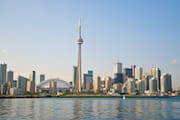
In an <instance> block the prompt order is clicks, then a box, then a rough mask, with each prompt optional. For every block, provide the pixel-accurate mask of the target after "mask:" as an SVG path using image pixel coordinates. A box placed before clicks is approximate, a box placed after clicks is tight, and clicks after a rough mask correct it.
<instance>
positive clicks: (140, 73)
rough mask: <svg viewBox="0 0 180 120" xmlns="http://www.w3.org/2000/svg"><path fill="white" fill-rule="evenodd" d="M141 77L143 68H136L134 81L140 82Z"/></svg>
mask: <svg viewBox="0 0 180 120" xmlns="http://www.w3.org/2000/svg"><path fill="white" fill-rule="evenodd" d="M142 76H143V68H142V67H136V68H135V79H137V80H142Z"/></svg>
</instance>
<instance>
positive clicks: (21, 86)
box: [18, 76, 28, 93]
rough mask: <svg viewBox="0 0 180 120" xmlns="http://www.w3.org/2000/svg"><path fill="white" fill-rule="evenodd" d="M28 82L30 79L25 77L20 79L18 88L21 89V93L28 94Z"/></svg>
mask: <svg viewBox="0 0 180 120" xmlns="http://www.w3.org/2000/svg"><path fill="white" fill-rule="evenodd" d="M27 81H28V79H27V78H25V77H23V76H19V77H18V88H19V89H20V91H21V93H26V92H27V91H26V90H27Z"/></svg>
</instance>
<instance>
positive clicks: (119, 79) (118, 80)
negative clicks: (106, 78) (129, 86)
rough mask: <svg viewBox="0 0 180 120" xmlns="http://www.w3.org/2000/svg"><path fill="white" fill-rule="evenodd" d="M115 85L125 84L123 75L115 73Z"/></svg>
mask: <svg viewBox="0 0 180 120" xmlns="http://www.w3.org/2000/svg"><path fill="white" fill-rule="evenodd" d="M114 83H115V84H117V83H124V77H123V73H115V74H114Z"/></svg>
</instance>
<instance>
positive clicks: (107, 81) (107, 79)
mask: <svg viewBox="0 0 180 120" xmlns="http://www.w3.org/2000/svg"><path fill="white" fill-rule="evenodd" d="M104 81H105V88H106V89H107V90H110V89H111V88H112V86H113V80H112V78H111V77H109V76H107V77H105V78H104Z"/></svg>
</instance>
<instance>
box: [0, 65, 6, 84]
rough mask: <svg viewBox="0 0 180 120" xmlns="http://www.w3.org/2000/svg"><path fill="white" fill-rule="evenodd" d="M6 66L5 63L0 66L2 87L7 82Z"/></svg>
mask: <svg viewBox="0 0 180 120" xmlns="http://www.w3.org/2000/svg"><path fill="white" fill-rule="evenodd" d="M6 73H7V65H6V64H5V63H2V64H0V84H1V85H4V84H5V83H6V82H7V81H6V80H7V79H6Z"/></svg>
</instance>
